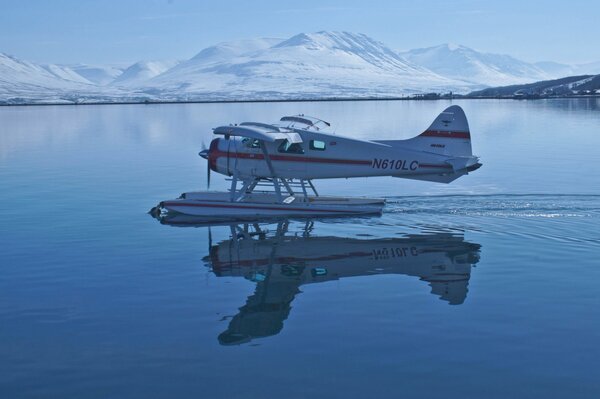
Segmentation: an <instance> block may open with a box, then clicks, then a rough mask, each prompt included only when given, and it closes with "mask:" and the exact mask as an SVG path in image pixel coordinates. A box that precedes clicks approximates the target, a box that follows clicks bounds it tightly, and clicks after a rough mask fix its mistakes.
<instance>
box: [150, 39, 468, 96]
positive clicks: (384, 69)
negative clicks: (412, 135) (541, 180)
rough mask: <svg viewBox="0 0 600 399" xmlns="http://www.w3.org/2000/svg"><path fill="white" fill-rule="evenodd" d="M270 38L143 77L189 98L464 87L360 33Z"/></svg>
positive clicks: (209, 52) (225, 46)
mask: <svg viewBox="0 0 600 399" xmlns="http://www.w3.org/2000/svg"><path fill="white" fill-rule="evenodd" d="M269 44H271V43H269V42H264V41H263V42H261V43H259V44H256V43H253V45H252V46H246V45H239V44H236V43H234V44H230V43H227V44H221V45H219V46H215V47H213V48H209V49H205V50H203V51H201V52H200V53H199V54H198V55H196V56H195V57H193V58H192V59H190V60H189V61H186V62H183V63H181V64H179V65H178V66H176V67H175V68H173V69H171V70H169V71H167V72H165V73H163V74H161V75H159V76H157V77H156V78H153V79H151V80H150V81H148V82H147V84H146V89H147V90H149V92H152V93H156V90H159V91H160V93H161V94H162V95H164V96H173V95H176V94H177V93H181V92H182V91H183V92H185V93H187V95H188V96H189V98H196V97H201V96H207V95H210V96H213V97H230V98H261V97H269V98H281V97H287V98H289V97H304V98H306V97H314V98H316V97H338V96H345V97H350V96H377V95H380V96H398V95H402V94H410V93H420V92H427V91H448V90H455V91H456V90H462V91H464V90H465V89H466V87H467V86H469V85H467V84H464V83H463V82H457V81H455V80H453V79H448V78H445V77H443V76H440V75H438V74H435V73H433V72H431V71H429V70H427V69H425V68H422V67H419V66H416V65H413V64H411V63H410V62H407V61H406V60H404V59H402V58H401V57H400V56H398V54H396V53H395V52H394V51H392V50H391V49H389V48H388V47H386V46H385V45H383V44H382V43H380V42H377V41H375V40H373V39H371V38H369V37H368V36H366V35H362V34H353V33H347V32H318V33H311V34H305V33H302V34H299V35H296V36H293V37H291V38H289V39H287V40H284V41H280V42H278V43H276V44H274V45H271V46H268V45H269ZM245 49H249V51H243V50H245ZM224 53H227V56H226V57H224V56H223V54H224Z"/></svg>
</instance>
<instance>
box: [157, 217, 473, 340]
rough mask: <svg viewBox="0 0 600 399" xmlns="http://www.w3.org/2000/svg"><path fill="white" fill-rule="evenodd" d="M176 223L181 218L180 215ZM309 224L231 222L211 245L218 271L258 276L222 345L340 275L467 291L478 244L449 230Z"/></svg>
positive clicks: (271, 329)
mask: <svg viewBox="0 0 600 399" xmlns="http://www.w3.org/2000/svg"><path fill="white" fill-rule="evenodd" d="M188 218H189V217H188ZM174 222H175V224H176V225H180V224H183V220H182V219H181V216H179V217H178V218H176V219H174ZM163 223H169V219H163ZM189 223H193V220H192V221H189V222H188V224H189ZM313 227H314V225H313V222H311V221H309V222H307V223H306V225H305V227H304V229H302V231H300V232H299V233H296V234H293V233H290V232H289V221H287V220H286V221H283V222H279V223H278V224H277V227H276V228H275V229H274V230H273V231H271V232H269V231H267V230H265V229H264V228H261V227H260V226H259V225H257V224H254V225H249V224H245V225H231V226H230V228H231V237H232V238H231V239H229V240H225V241H222V242H220V243H218V244H216V245H212V244H210V253H209V255H208V256H206V257H205V258H204V261H205V262H206V264H207V266H209V267H211V269H212V271H213V272H214V274H215V275H216V276H219V277H220V276H240V277H244V278H246V279H248V280H250V281H253V282H255V283H256V290H255V292H254V294H253V295H251V296H250V297H248V299H247V301H246V304H245V305H244V306H242V307H241V308H240V311H239V313H238V314H237V315H236V316H234V317H233V319H232V320H231V321H230V323H229V327H228V329H227V331H225V332H223V333H222V334H221V335H220V336H219V342H221V344H223V345H230V344H239V343H244V342H248V341H250V340H251V339H253V338H258V337H265V336H269V335H275V334H277V333H279V331H281V329H282V328H283V321H284V320H285V319H286V318H287V317H288V314H289V312H290V309H291V302H292V301H293V299H294V297H295V296H296V294H298V293H299V292H300V289H299V287H300V286H301V285H303V284H310V283H320V282H325V281H331V280H338V279H340V278H345V277H354V276H371V275H378V274H403V275H409V276H415V277H418V278H419V279H421V280H423V281H426V282H428V283H429V285H430V287H431V292H432V293H433V294H434V295H437V296H439V297H440V299H442V300H444V301H447V302H448V303H450V304H453V305H458V304H461V303H463V301H464V300H465V298H466V295H467V284H468V282H469V277H470V275H471V266H472V265H474V264H475V263H477V262H478V261H479V249H480V245H478V244H473V243H469V242H466V241H464V239H463V237H462V236H456V235H452V234H448V233H436V234H420V235H408V236H405V237H402V238H385V239H358V238H344V237H332V236H314V235H313V232H312V229H313Z"/></svg>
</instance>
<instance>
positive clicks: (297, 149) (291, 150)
mask: <svg viewBox="0 0 600 399" xmlns="http://www.w3.org/2000/svg"><path fill="white" fill-rule="evenodd" d="M277 151H279V152H285V153H288V154H304V149H303V148H302V145H301V144H300V143H290V142H289V141H288V140H285V141H284V142H283V143H281V145H280V146H279V148H278V149H277Z"/></svg>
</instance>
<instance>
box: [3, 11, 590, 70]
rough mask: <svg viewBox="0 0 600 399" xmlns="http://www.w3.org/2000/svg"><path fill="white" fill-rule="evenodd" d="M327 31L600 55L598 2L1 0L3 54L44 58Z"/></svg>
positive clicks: (545, 54) (107, 55)
mask: <svg viewBox="0 0 600 399" xmlns="http://www.w3.org/2000/svg"><path fill="white" fill-rule="evenodd" d="M321 30H344V31H350V32H360V33H365V34H367V35H369V36H371V37H373V38H374V39H377V40H379V41H382V42H384V43H385V44H386V45H388V46H389V47H391V48H393V49H397V50H404V49H410V48H416V47H427V46H432V45H436V44H440V43H447V42H450V43H457V44H463V45H466V46H468V47H473V48H475V49H478V50H482V51H487V52H494V53H506V54H510V55H513V56H515V57H518V58H521V59H524V60H526V61H542V60H552V61H560V62H573V63H580V62H592V61H600V46H599V45H598V41H599V38H600V2H597V1H592V0H590V1H582V0H570V1H560V2H559V1H527V0H519V1H515V0H503V1H495V2H490V1H475V0H445V1H438V0H428V1H425V2H418V1H375V0H371V1H365V0H362V1H352V0H345V1H326V0H321V1H313V0H302V1H298V0H295V1H286V0H276V1H273V0H267V1H260V0H254V1H228V0H214V1H188V0H145V1H142V0H120V1H110V0H105V1H91V0H79V1H71V0H52V1H43V0H37V1H34V0H0V52H5V53H8V54H12V55H15V56H17V57H19V58H24V59H27V60H31V61H35V62H52V63H74V62H85V63H130V62H134V61H138V60H159V59H186V58H189V57H191V56H193V55H194V54H196V53H198V52H199V51H200V50H201V49H202V48H204V47H206V46H209V45H212V44H215V43H217V42H221V41H227V40H233V39H241V38H252V37H281V38H286V37H289V36H292V35H294V34H297V33H300V32H315V31H321Z"/></svg>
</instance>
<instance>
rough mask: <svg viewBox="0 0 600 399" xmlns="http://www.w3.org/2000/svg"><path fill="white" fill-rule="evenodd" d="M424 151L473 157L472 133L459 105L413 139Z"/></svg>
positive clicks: (447, 111) (440, 116) (454, 106)
mask: <svg viewBox="0 0 600 399" xmlns="http://www.w3.org/2000/svg"><path fill="white" fill-rule="evenodd" d="M411 141H413V142H414V143H415V144H417V143H418V144H419V146H420V147H421V149H422V150H423V151H429V152H435V153H438V154H444V155H452V156H471V155H473V152H472V149H471V132H470V131H469V122H467V117H466V116H465V112H464V111H463V110H462V108H461V107H459V106H458V105H452V106H450V107H448V108H446V109H445V110H444V111H443V112H442V113H441V114H439V115H438V117H437V118H435V120H434V121H433V123H432V124H431V126H429V128H428V129H427V130H425V131H424V132H423V133H421V134H420V135H418V136H417V137H415V138H413V139H411Z"/></svg>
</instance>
